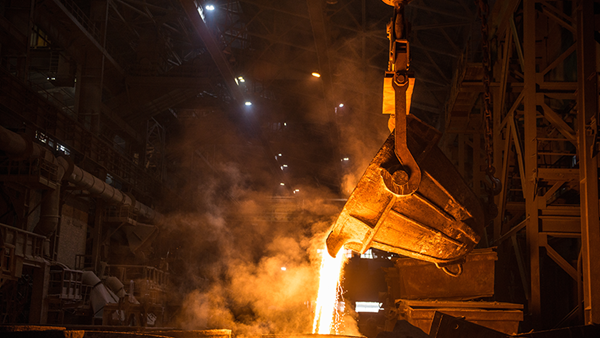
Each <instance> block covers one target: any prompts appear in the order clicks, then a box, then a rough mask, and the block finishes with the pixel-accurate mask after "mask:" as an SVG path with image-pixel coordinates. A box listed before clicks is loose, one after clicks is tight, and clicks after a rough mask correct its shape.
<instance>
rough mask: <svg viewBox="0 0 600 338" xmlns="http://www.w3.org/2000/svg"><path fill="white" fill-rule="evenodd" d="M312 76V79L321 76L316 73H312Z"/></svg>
mask: <svg viewBox="0 0 600 338" xmlns="http://www.w3.org/2000/svg"><path fill="white" fill-rule="evenodd" d="M312 76H314V77H321V74H319V73H317V72H313V73H312Z"/></svg>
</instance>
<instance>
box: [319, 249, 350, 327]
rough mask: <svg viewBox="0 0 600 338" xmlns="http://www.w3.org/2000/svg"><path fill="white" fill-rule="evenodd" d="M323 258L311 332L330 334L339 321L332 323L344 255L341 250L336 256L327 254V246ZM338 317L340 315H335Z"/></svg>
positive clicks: (344, 260) (344, 261)
mask: <svg viewBox="0 0 600 338" xmlns="http://www.w3.org/2000/svg"><path fill="white" fill-rule="evenodd" d="M322 253H323V258H322V260H321V270H320V272H319V294H318V296H317V303H316V307H315V319H314V321H313V333H318V334H332V333H336V332H332V331H333V329H334V327H337V326H339V323H334V315H336V311H337V306H336V305H337V299H338V293H339V291H340V290H341V288H339V287H338V286H339V282H340V276H341V273H342V268H343V267H344V264H345V263H346V261H347V259H346V255H344V254H343V252H342V250H340V252H338V254H337V255H336V258H333V257H331V256H329V254H327V248H324V249H323V251H322ZM335 317H336V318H339V317H340V316H335Z"/></svg>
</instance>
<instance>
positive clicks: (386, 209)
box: [327, 115, 484, 264]
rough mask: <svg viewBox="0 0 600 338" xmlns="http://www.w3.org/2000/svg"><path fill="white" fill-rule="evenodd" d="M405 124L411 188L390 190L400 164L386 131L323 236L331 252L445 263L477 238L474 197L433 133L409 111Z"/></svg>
mask: <svg viewBox="0 0 600 338" xmlns="http://www.w3.org/2000/svg"><path fill="white" fill-rule="evenodd" d="M407 124H408V127H407V137H408V148H409V150H410V152H411V153H412V154H413V156H414V157H415V159H416V161H417V163H418V164H419V166H420V168H421V171H422V181H421V183H420V185H419V187H418V189H417V191H416V192H415V193H413V194H411V195H402V194H401V192H399V191H397V190H395V189H394V186H395V184H394V182H393V181H394V180H396V179H397V177H395V176H394V173H396V172H399V171H402V170H403V167H402V165H401V164H400V162H399V161H398V159H397V157H396V155H395V153H394V133H392V134H391V135H390V136H389V137H388V139H387V140H386V141H385V143H384V144H383V146H382V147H381V149H380V150H379V152H378V153H377V154H376V155H375V158H374V159H373V161H372V162H371V163H370V164H369V166H368V167H367V170H366V171H365V173H364V174H363V176H362V177H361V179H360V181H359V182H358V185H357V186H356V188H355V189H354V191H353V192H352V194H351V196H350V197H349V199H348V202H347V203H346V205H345V206H344V209H343V210H342V213H341V214H340V216H339V218H338V220H337V221H336V223H335V224H334V226H333V228H332V230H331V232H330V234H329V237H328V238H327V249H328V251H329V253H330V254H331V255H332V256H333V255H336V254H337V253H338V251H339V250H340V249H341V248H342V246H345V247H346V248H348V249H351V250H354V251H357V252H360V253H364V252H365V251H366V250H367V249H369V248H370V247H373V248H378V249H382V250H385V251H389V252H395V253H398V254H401V255H405V256H409V257H413V258H416V259H420V260H425V261H430V262H434V263H438V264H444V263H446V264H448V263H452V262H456V261H457V260H460V259H461V258H463V257H464V256H465V255H466V254H467V253H469V252H470V251H471V250H472V249H473V247H474V246H475V245H476V244H477V243H478V242H479V239H480V234H481V233H482V231H483V221H484V219H483V217H484V216H483V211H482V209H481V205H480V202H479V200H478V199H477V197H476V196H475V195H474V194H473V192H472V191H471V189H470V188H469V187H468V186H467V184H466V183H465V182H464V181H463V179H462V177H461V176H460V175H459V174H458V172H457V170H456V169H455V168H454V166H453V165H452V163H451V162H450V161H449V160H448V159H447V158H446V156H445V155H444V154H443V153H442V152H441V150H440V149H439V148H438V147H437V145H436V143H437V140H438V139H439V134H438V133H437V131H435V130H434V129H433V128H431V127H429V126H427V125H426V124H424V123H423V122H421V121H420V120H418V119H417V118H415V117H414V116H412V115H409V116H407ZM396 176H398V175H396Z"/></svg>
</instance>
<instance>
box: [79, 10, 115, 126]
mask: <svg viewBox="0 0 600 338" xmlns="http://www.w3.org/2000/svg"><path fill="white" fill-rule="evenodd" d="M107 9H108V7H107V2H106V1H92V6H91V9H90V19H91V20H92V21H94V22H96V23H98V24H99V25H100V26H101V27H102V32H105V29H104V28H105V27H106V18H107ZM103 45H104V44H103ZM85 54H86V55H85V63H84V64H83V65H80V67H78V69H77V87H78V88H77V94H78V95H77V102H76V107H75V109H76V111H77V114H78V115H79V122H82V123H83V124H84V125H85V126H86V127H88V128H89V130H90V131H91V132H92V133H93V134H95V135H98V133H99V132H100V114H101V106H102V87H103V80H104V54H102V53H98V51H97V50H96V49H93V48H88V49H87V50H86V52H85Z"/></svg>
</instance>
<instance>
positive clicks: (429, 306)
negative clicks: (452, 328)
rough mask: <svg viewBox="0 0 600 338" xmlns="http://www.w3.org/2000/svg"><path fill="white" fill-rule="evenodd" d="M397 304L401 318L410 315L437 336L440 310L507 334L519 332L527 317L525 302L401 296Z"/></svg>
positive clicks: (424, 329)
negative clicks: (520, 324) (522, 322)
mask: <svg viewBox="0 0 600 338" xmlns="http://www.w3.org/2000/svg"><path fill="white" fill-rule="evenodd" d="M396 306H397V309H396V311H397V314H398V319H406V320H407V321H408V322H409V323H411V324H412V325H415V326H417V327H419V328H421V329H422V330H423V331H425V332H427V333H429V335H430V336H434V335H433V333H435V326H436V322H435V317H436V316H437V315H438V313H443V314H444V315H450V316H454V317H460V318H464V319H465V320H466V321H468V322H470V323H473V324H477V325H481V326H484V327H486V328H488V329H492V330H495V331H499V332H502V333H504V334H515V333H517V332H518V330H519V322H521V321H522V320H523V311H522V309H523V305H521V304H511V303H498V302H481V301H472V302H446V301H409V300H398V301H396ZM438 337H445V336H438ZM464 337H470V336H464Z"/></svg>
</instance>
